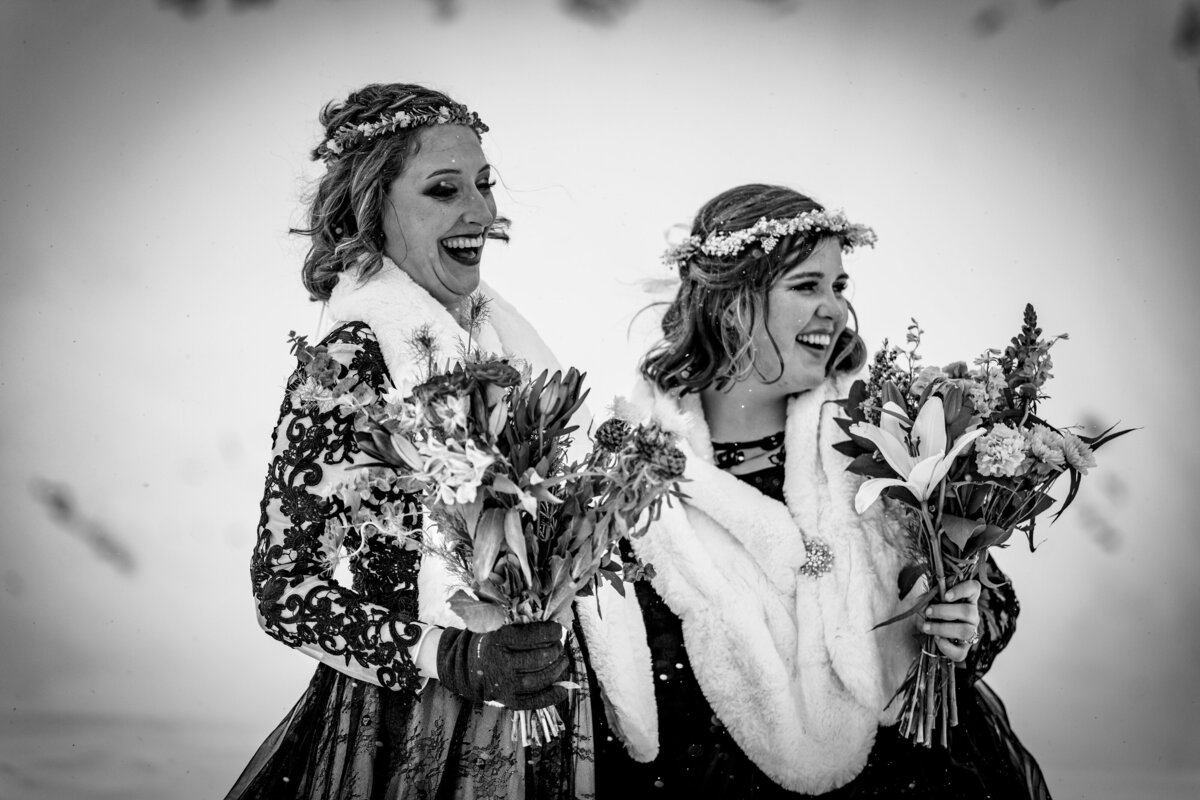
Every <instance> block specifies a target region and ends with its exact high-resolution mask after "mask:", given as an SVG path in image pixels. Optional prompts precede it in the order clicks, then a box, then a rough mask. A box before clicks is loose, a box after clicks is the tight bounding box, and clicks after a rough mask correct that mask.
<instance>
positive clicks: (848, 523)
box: [593, 185, 1048, 798]
mask: <svg viewBox="0 0 1200 800" xmlns="http://www.w3.org/2000/svg"><path fill="white" fill-rule="evenodd" d="M874 242H875V237H874V233H873V232H872V231H871V230H870V229H869V228H864V227H862V226H859V225H854V224H851V223H849V222H848V221H847V220H846V219H845V217H843V216H842V215H841V214H837V213H831V212H828V211H826V210H825V209H824V208H822V207H821V206H820V205H819V204H818V203H816V202H815V201H813V200H811V199H810V198H808V197H805V196H804V195H802V194H800V193H798V192H795V191H793V190H790V189H787V188H783V187H778V186H765V185H748V186H739V187H737V188H734V189H730V190H729V191H726V192H723V193H722V194H720V195H718V196H716V197H715V198H713V199H712V200H710V201H709V202H708V203H707V204H706V205H705V206H704V207H703V208H702V209H701V210H700V212H699V213H698V214H697V215H696V218H695V221H694V223H693V225H692V230H691V236H690V237H689V238H688V239H687V240H685V241H684V242H683V244H681V245H679V246H678V247H676V248H673V249H672V250H671V251H669V252H668V256H667V260H668V262H669V263H672V264H673V265H674V266H676V267H677V269H678V272H679V279H680V283H679V287H678V290H677V293H676V295H675V297H674V299H673V300H672V301H670V303H669V304H668V306H667V309H666V313H665V316H664V317H663V321H662V331H663V338H662V340H661V342H660V343H659V344H658V345H657V346H656V347H654V348H653V349H652V350H651V351H650V352H649V353H648V354H647V355H646V356H645V357H644V358H643V360H642V362H641V374H642V376H643V378H644V383H643V384H642V385H641V386H640V387H639V389H638V391H637V392H636V393H635V397H634V399H633V403H632V406H631V407H630V408H628V409H626V411H627V413H629V414H630V415H631V416H632V417H637V418H647V417H648V418H651V419H654V420H656V421H658V422H659V423H660V424H661V425H663V426H665V427H667V428H670V429H672V430H676V431H678V432H679V433H680V434H681V435H682V437H683V438H684V440H685V441H686V442H687V444H688V446H687V447H685V448H684V450H685V453H686V455H687V468H686V471H685V480H686V482H685V483H684V484H683V486H682V488H683V490H684V492H685V493H686V494H687V500H686V501H685V502H684V503H683V504H682V507H680V505H679V504H676V507H675V508H673V509H668V510H664V512H663V514H662V517H661V519H660V520H659V521H658V522H657V523H656V524H654V525H653V526H651V528H650V530H649V532H648V533H646V534H645V535H644V536H643V537H641V538H638V539H635V540H634V541H633V544H632V548H633V550H634V554H635V555H636V556H637V557H638V558H640V560H641V561H642V562H643V563H644V564H645V565H646V567H645V570H646V574H647V575H648V576H649V578H648V579H647V580H642V581H639V582H638V583H637V584H636V595H637V598H638V600H639V602H640V604H641V607H642V611H643V614H644V619H645V625H646V629H647V637H648V643H649V647H650V650H651V654H652V661H651V665H652V670H653V675H652V676H646V677H645V679H646V680H653V685H654V687H655V694H656V710H657V720H656V722H657V733H658V745H659V748H658V754H657V758H655V759H654V760H653V761H652V762H650V763H649V764H639V763H635V761H633V760H631V759H630V758H629V757H628V755H627V754H626V752H625V751H624V750H623V749H622V748H621V747H620V745H619V742H620V741H621V739H622V735H623V734H624V733H625V730H624V727H627V726H624V727H623V725H622V723H621V721H620V720H618V721H616V722H615V723H614V722H613V721H612V720H611V719H606V713H605V712H606V709H605V708H604V707H602V706H601V705H600V704H599V703H597V704H596V708H595V713H596V717H597V727H596V745H597V753H596V756H597V759H596V760H597V778H598V789H599V794H600V796H602V797H604V796H612V795H617V794H619V793H622V794H623V793H633V794H636V796H650V795H651V794H655V793H656V794H657V796H662V797H690V798H710V797H711V798H774V797H804V796H820V797H830V798H843V797H846V798H850V797H887V798H892V797H922V798H928V797H938V798H941V797H947V798H959V797H961V798H984V797H992V798H1017V797H1036V798H1045V797H1048V793H1047V790H1046V785H1045V782H1044V780H1043V779H1042V775H1041V772H1040V770H1039V768H1038V766H1037V763H1036V762H1035V761H1034V760H1033V758H1032V757H1031V756H1030V755H1029V754H1028V753H1027V752H1026V751H1025V750H1024V748H1023V747H1022V746H1021V744H1020V742H1019V741H1018V740H1017V738H1016V737H1015V736H1014V735H1013V733H1012V731H1011V729H1010V728H1009V725H1008V721H1007V718H1006V716H1005V712H1004V708H1003V705H1002V704H1001V703H1000V701H999V699H998V698H997V697H996V695H995V694H993V693H992V691H991V690H990V689H988V687H987V686H986V684H984V683H983V682H982V681H981V680H980V678H981V677H982V676H983V675H984V674H985V673H986V671H987V669H988V667H989V666H990V665H991V663H992V660H993V659H994V658H995V657H996V655H997V653H999V651H1000V650H1001V649H1003V647H1004V646H1005V645H1006V644H1007V642H1008V640H1009V638H1010V637H1011V636H1012V634H1013V631H1014V623H1015V617H1016V614H1017V600H1016V597H1015V595H1014V594H1013V592H1012V589H1011V586H1010V585H1009V584H1008V582H1007V581H1006V580H1005V579H1004V577H1003V576H1002V575H1001V573H1000V572H999V570H998V569H997V568H996V566H995V564H994V563H992V562H989V563H988V565H987V566H988V570H989V572H990V580H989V581H988V583H989V584H991V585H994V586H996V588H994V589H993V588H983V587H982V586H981V584H980V582H978V581H974V580H972V581H967V582H965V583H963V584H960V585H959V586H957V587H955V588H953V589H951V590H950V591H949V592H947V595H946V600H947V602H945V603H934V604H931V605H929V606H928V608H927V609H926V611H925V613H924V614H921V615H914V616H912V617H910V618H908V619H905V620H902V621H901V622H898V623H896V624H892V625H888V626H884V627H881V628H878V629H874V626H875V625H876V624H877V623H879V622H881V621H883V620H886V619H889V618H891V617H893V616H895V615H897V614H898V613H900V612H902V611H904V610H906V609H907V608H908V607H910V606H911V605H912V604H913V603H914V602H915V601H916V596H917V595H918V594H920V592H913V593H911V594H910V596H909V597H906V598H904V599H900V598H898V597H897V589H896V587H897V577H898V574H899V571H900V569H901V567H902V566H903V565H904V563H905V561H906V552H905V544H904V538H903V532H902V530H901V529H900V527H899V524H898V523H897V522H896V521H895V520H893V519H891V518H889V517H888V516H887V515H886V514H885V513H884V512H882V511H881V510H880V508H879V506H875V507H873V508H872V509H871V510H870V511H868V512H867V513H866V514H865V515H863V516H862V517H860V516H859V515H858V514H856V513H855V511H854V507H853V497H854V493H855V488H856V485H857V481H858V480H859V479H857V478H855V477H854V476H853V475H851V474H850V473H848V472H846V471H845V467H846V463H847V459H846V458H845V457H844V456H842V455H841V454H839V453H838V452H837V451H835V450H834V449H833V448H832V445H833V444H835V443H836V442H837V441H839V440H841V439H842V438H843V436H844V435H843V434H842V433H841V430H840V429H839V428H838V427H837V425H835V424H834V422H833V419H834V417H835V416H836V415H837V414H838V413H839V411H838V406H836V405H835V404H833V403H831V402H830V401H832V400H836V399H839V398H842V397H845V396H846V392H847V390H848V387H849V384H850V380H849V375H850V374H851V373H853V372H856V371H857V370H858V369H859V368H860V367H862V366H863V364H864V362H865V360H866V348H865V345H864V344H863V341H862V339H860V338H859V336H858V334H857V333H856V332H855V330H854V328H853V327H852V326H851V321H852V319H851V318H852V316H853V314H852V309H851V307H850V304H849V302H848V301H847V299H846V297H845V296H844V290H845V287H846V284H847V281H848V277H847V275H846V273H845V271H844V270H843V267H842V253H843V251H849V250H851V249H853V248H855V247H858V246H862V245H873V244H874ZM913 620H915V621H916V622H915V624H914V622H913ZM918 630H924V631H926V632H930V633H932V634H934V635H936V637H937V638H936V642H937V646H938V648H939V649H940V650H941V652H942V653H944V654H946V655H947V656H949V657H950V658H951V659H953V660H954V661H956V662H958V663H959V664H960V666H961V672H962V675H963V676H964V677H965V679H964V680H960V681H959V686H960V687H962V688H961V691H960V696H959V699H958V708H959V714H960V724H959V725H958V727H956V728H955V729H954V731H953V739H952V748H951V749H950V750H949V751H947V750H945V749H941V748H937V747H935V748H932V749H926V748H925V747H923V746H919V745H914V744H912V743H911V742H910V741H909V740H907V739H905V738H903V737H902V736H900V734H899V733H897V729H896V727H895V725H894V723H895V721H896V716H897V713H898V710H899V709H898V708H897V706H898V703H895V702H893V696H894V694H895V692H896V690H897V688H898V687H899V686H900V684H901V682H902V681H903V679H904V677H905V674H906V671H907V669H908V667H909V665H910V663H912V660H913V657H914V655H915V653H916V650H915V648H916V647H917V644H916V639H917V638H918V637H917V633H918ZM594 649H595V648H593V650H594Z"/></svg>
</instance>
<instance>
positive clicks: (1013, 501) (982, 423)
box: [836, 305, 1129, 747]
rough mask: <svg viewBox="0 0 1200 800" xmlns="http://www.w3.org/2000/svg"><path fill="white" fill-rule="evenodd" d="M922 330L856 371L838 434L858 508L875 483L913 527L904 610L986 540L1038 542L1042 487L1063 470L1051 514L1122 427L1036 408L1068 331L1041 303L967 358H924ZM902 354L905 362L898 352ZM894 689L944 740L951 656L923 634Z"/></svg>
mask: <svg viewBox="0 0 1200 800" xmlns="http://www.w3.org/2000/svg"><path fill="white" fill-rule="evenodd" d="M923 333H924V331H922V330H921V328H920V327H919V326H918V325H917V323H916V321H915V320H914V321H913V324H912V325H911V326H909V329H908V335H907V343H908V345H909V347H908V348H907V349H901V348H899V347H896V346H888V343H887V341H886V340H885V341H884V346H883V349H882V350H880V351H879V352H878V353H877V354H876V355H875V357H874V360H873V362H872V364H871V368H870V375H869V380H868V381H866V382H864V381H857V382H855V383H854V385H853V386H852V387H851V389H850V394H849V397H848V398H847V399H845V400H843V401H841V404H842V406H843V408H844V409H845V411H846V416H845V417H844V418H842V419H839V420H838V423H839V425H841V427H842V429H843V430H844V431H845V432H846V433H847V435H848V436H849V439H848V440H847V441H845V442H842V443H840V444H839V445H836V447H837V449H838V450H839V451H840V452H842V453H843V454H845V455H847V456H850V457H851V458H852V459H853V460H852V461H851V463H850V465H849V467H848V469H849V470H850V471H851V472H853V473H856V474H859V475H863V476H866V477H867V478H868V480H867V481H865V482H864V483H863V484H862V485H861V486H860V487H859V490H858V494H857V495H856V496H855V500H854V504H855V509H856V510H857V511H858V512H859V513H860V514H861V513H863V512H864V511H866V509H867V508H869V507H870V506H871V505H872V504H873V503H874V502H875V501H876V500H877V499H878V498H879V497H880V496H881V495H883V496H885V497H889V498H891V499H892V500H894V501H896V503H897V504H898V506H899V508H900V510H901V512H902V513H903V514H904V516H905V519H906V523H907V527H908V529H909V531H910V533H911V535H912V545H913V547H912V549H913V554H914V560H915V563H913V564H911V565H909V566H908V567H906V568H905V569H904V570H903V571H902V572H901V574H900V581H899V582H900V586H899V589H900V595H901V597H903V596H905V595H907V594H908V593H909V591H910V590H911V589H912V588H913V586H915V585H916V583H917V581H918V580H920V579H921V578H925V579H926V581H927V583H928V586H929V589H928V591H926V592H925V593H924V594H923V595H922V596H921V597H920V599H919V600H918V601H917V603H916V605H915V606H914V607H913V608H912V609H910V610H909V611H907V612H906V613H904V614H901V615H899V616H897V617H894V618H892V619H890V620H887V621H886V622H883V623H881V625H887V624H890V623H893V622H896V621H898V620H900V619H904V618H905V617H908V616H909V615H911V614H914V613H918V612H920V611H923V610H924V608H925V607H926V606H927V605H929V603H931V602H940V601H942V599H943V598H944V596H945V593H946V590H947V589H949V588H950V587H952V586H954V585H955V584H958V583H960V582H962V581H964V580H968V579H970V578H972V577H976V576H978V577H979V578H980V580H986V578H985V577H984V575H983V573H982V572H981V570H980V567H981V565H982V562H983V560H984V555H985V553H986V551H987V548H989V547H994V546H1002V545H1004V544H1005V543H1006V542H1007V541H1008V539H1009V537H1011V536H1012V533H1013V531H1015V530H1020V531H1022V532H1023V533H1024V534H1025V536H1026V537H1027V539H1028V542H1029V547H1030V550H1033V549H1034V539H1033V532H1034V526H1035V524H1036V522H1037V518H1038V516H1039V515H1040V514H1042V513H1043V512H1044V511H1046V510H1048V509H1049V508H1050V507H1051V506H1053V504H1054V503H1055V502H1056V501H1055V498H1053V497H1052V496H1051V495H1050V493H1049V492H1050V488H1051V487H1052V486H1053V485H1054V483H1055V482H1056V481H1057V480H1058V479H1059V478H1060V477H1062V476H1064V475H1066V476H1068V480H1069V488H1068V491H1067V494H1066V498H1065V499H1064V500H1063V502H1062V506H1061V507H1060V508H1059V510H1058V512H1057V513H1056V514H1055V515H1054V519H1057V518H1058V517H1059V516H1060V515H1061V514H1062V513H1063V511H1065V510H1066V509H1067V507H1068V506H1070V504H1071V502H1072V501H1073V500H1074V499H1075V496H1076V493H1077V492H1078V491H1079V486H1080V481H1081V479H1082V477H1083V476H1084V475H1086V474H1087V473H1088V470H1089V469H1091V468H1092V467H1095V466H1096V460H1095V456H1094V453H1095V451H1096V450H1097V449H1099V448H1100V447H1101V446H1102V445H1104V444H1106V443H1107V442H1110V441H1112V440H1113V439H1115V438H1116V437H1118V436H1121V435H1124V434H1125V433H1128V432H1129V430H1128V429H1126V430H1122V431H1118V432H1113V428H1112V427H1110V428H1108V429H1107V430H1105V431H1103V432H1102V433H1100V434H1098V435H1096V436H1085V435H1083V434H1079V433H1074V432H1072V431H1071V430H1069V429H1065V428H1062V429H1060V428H1056V427H1054V426H1052V425H1051V424H1050V423H1048V422H1046V421H1045V420H1044V419H1042V418H1041V417H1040V416H1038V414H1037V405H1038V402H1039V401H1040V400H1042V399H1045V397H1046V395H1045V394H1044V393H1043V387H1044V386H1045V384H1046V382H1047V381H1048V380H1049V379H1050V378H1051V377H1052V375H1051V373H1050V370H1051V368H1052V362H1051V359H1050V349H1051V348H1052V347H1053V346H1054V344H1055V343H1056V342H1057V341H1059V340H1060V339H1066V338H1067V337H1066V335H1065V334H1063V335H1061V336H1054V337H1051V338H1048V339H1046V338H1043V337H1042V329H1041V328H1039V327H1038V324H1037V314H1036V313H1035V311H1034V309H1033V306H1032V305H1026V306H1025V318H1024V324H1023V325H1022V327H1021V332H1020V333H1019V334H1018V335H1017V336H1015V337H1013V339H1012V341H1011V343H1010V344H1009V345H1008V346H1007V347H1006V348H1004V349H1003V350H999V349H994V348H993V349H988V350H986V351H985V352H984V353H983V355H982V356H980V357H979V358H977V359H975V361H974V366H972V367H968V366H967V364H966V363H964V362H961V361H959V362H955V363H953V364H949V365H947V366H944V367H921V366H920V358H921V357H920V355H919V354H918V353H917V349H918V347H919V345H920V342H921V335H922V334H923ZM901 357H903V358H904V359H905V362H906V363H904V364H901V363H900V359H901ZM922 644H923V646H922V648H921V652H920V655H919V656H918V657H917V659H916V660H915V662H914V663H913V665H912V667H911V668H910V670H909V673H908V676H907V678H906V679H905V681H904V683H903V684H902V685H901V687H900V690H899V691H898V692H897V694H898V695H902V696H903V701H902V710H901V715H900V730H901V733H902V734H903V735H905V736H906V737H909V738H910V739H912V740H914V741H915V742H917V743H918V744H924V745H925V746H927V747H928V746H932V745H933V743H934V741H940V743H941V745H942V746H943V747H945V746H948V743H949V733H948V732H949V728H950V727H951V726H953V725H955V724H957V722H958V717H957V708H956V703H955V677H954V664H953V663H952V662H951V661H950V660H949V659H948V658H947V657H945V656H943V655H940V653H939V651H938V650H937V648H936V646H935V644H934V642H933V637H932V636H931V635H928V634H926V635H925V636H924V641H923V643H922Z"/></svg>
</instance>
